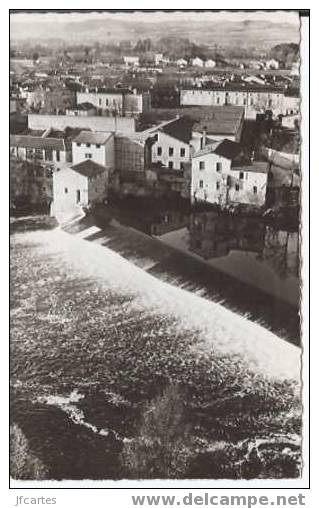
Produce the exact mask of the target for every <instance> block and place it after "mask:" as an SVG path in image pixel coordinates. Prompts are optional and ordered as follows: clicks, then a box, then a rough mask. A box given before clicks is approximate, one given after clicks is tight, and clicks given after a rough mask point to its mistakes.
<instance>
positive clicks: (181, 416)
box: [122, 385, 189, 479]
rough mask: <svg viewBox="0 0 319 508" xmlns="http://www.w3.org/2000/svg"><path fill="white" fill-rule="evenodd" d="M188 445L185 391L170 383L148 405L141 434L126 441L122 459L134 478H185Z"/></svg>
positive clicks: (130, 475)
mask: <svg viewBox="0 0 319 508" xmlns="http://www.w3.org/2000/svg"><path fill="white" fill-rule="evenodd" d="M186 443H187V446H186ZM188 446H189V435H188V427H187V425H186V423H185V408H184V403H183V398H182V393H181V391H180V389H179V388H178V386H176V385H169V386H168V387H167V388H166V390H165V391H164V392H163V394H162V395H159V396H158V397H156V398H155V399H154V400H153V401H151V402H150V403H149V404H147V405H146V407H145V410H144V412H143V415H142V421H141V425H140V430H139V435H138V436H137V437H136V438H135V439H133V440H131V441H128V442H126V443H125V444H124V449H123V452H122V462H123V465H124V468H125V469H126V471H127V474H128V476H129V477H131V478H139V479H142V478H144V479H145V478H183V474H184V473H185V471H186V469H187V465H188V458H189V448H188Z"/></svg>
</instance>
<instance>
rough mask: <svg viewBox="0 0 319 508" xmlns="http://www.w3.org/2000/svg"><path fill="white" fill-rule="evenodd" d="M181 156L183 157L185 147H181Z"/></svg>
mask: <svg viewBox="0 0 319 508" xmlns="http://www.w3.org/2000/svg"><path fill="white" fill-rule="evenodd" d="M181 157H185V148H181Z"/></svg>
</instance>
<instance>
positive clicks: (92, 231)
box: [76, 226, 102, 238]
mask: <svg viewBox="0 0 319 508" xmlns="http://www.w3.org/2000/svg"><path fill="white" fill-rule="evenodd" d="M100 231H102V230H101V228H98V227H97V226H91V227H89V228H87V229H83V230H82V231H79V232H78V233H76V236H77V237H78V238H87V237H88V236H91V235H94V234H95V233H99V232H100Z"/></svg>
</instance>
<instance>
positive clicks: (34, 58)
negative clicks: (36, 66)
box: [32, 51, 39, 63]
mask: <svg viewBox="0 0 319 508" xmlns="http://www.w3.org/2000/svg"><path fill="white" fill-rule="evenodd" d="M32 60H33V63H36V62H37V61H38V60H39V53H38V52H37V51H35V52H34V53H33V55H32Z"/></svg>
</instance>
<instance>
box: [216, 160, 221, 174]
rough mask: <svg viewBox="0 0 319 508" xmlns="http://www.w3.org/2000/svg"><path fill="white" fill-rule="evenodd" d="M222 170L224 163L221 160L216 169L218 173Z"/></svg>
mask: <svg viewBox="0 0 319 508" xmlns="http://www.w3.org/2000/svg"><path fill="white" fill-rule="evenodd" d="M221 170H222V163H221V162H216V171H217V173H220V172H221Z"/></svg>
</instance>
